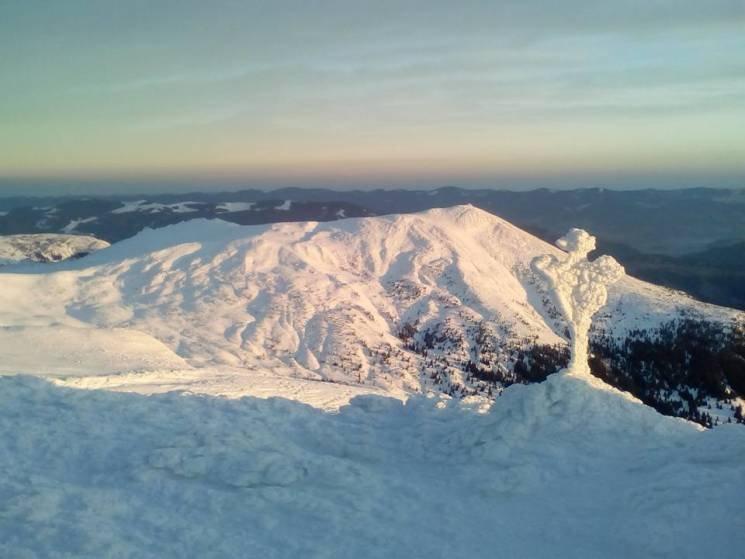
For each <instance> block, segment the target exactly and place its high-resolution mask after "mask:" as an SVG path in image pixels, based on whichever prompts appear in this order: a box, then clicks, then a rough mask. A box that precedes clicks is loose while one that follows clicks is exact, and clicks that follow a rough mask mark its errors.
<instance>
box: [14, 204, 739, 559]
mask: <svg viewBox="0 0 745 559" xmlns="http://www.w3.org/2000/svg"><path fill="white" fill-rule="evenodd" d="M557 250H558V249H556V248H554V247H552V246H550V245H548V244H546V243H544V242H542V241H540V240H538V239H536V238H535V237H532V236H530V235H529V234H527V233H525V232H524V231H521V230H520V229H517V228H516V227H514V226H512V225H510V224H509V223H507V222H505V221H503V220H501V219H499V218H495V217H494V216H492V215H490V214H487V213H485V212H483V211H481V210H477V209H475V208H473V207H468V206H461V207H455V208H451V209H448V210H432V211H428V212H425V213H421V214H412V215H407V216H389V217H377V218H366V219H347V220H342V221H337V222H334V223H324V224H319V223H316V222H310V223H284V224H274V225H265V226H251V227H242V226H238V225H234V224H229V223H226V222H222V221H217V220H215V221H206V220H199V221H192V222H189V223H182V224H179V225H174V226H171V227H168V228H164V229H160V230H148V231H145V232H143V233H141V234H139V235H138V236H137V237H135V238H132V239H129V240H127V241H123V242H120V243H117V244H115V245H113V246H111V247H109V248H106V249H104V250H100V251H98V252H96V253H93V254H90V255H88V256H87V257H85V258H82V259H79V260H69V261H66V262H59V263H56V264H51V265H47V266H28V265H21V266H13V265H11V266H7V267H5V268H4V269H3V270H0V285H2V289H1V290H0V355H2V359H1V360H0V374H2V373H6V374H10V375H11V376H0V471H2V472H3V475H2V476H0V495H2V497H3V508H2V511H3V513H2V514H0V556H3V557H6V556H7V557H47V556H70V557H102V556H111V555H116V556H122V557H134V556H137V557H140V556H142V557H159V558H162V557H184V556H195V555H196V556H214V557H236V556H245V555H248V556H252V557H253V556H255V557H266V556H272V557H278V558H284V557H287V558H290V557H301V556H302V557H338V556H345V557H346V556H348V557H370V558H374V557H381V556H390V557H473V558H480V557H493V556H495V554H496V555H499V556H502V555H504V556H510V557H557V558H564V557H567V558H568V557H572V558H588V559H589V558H596V557H613V558H616V557H618V558H621V557H629V556H634V557H675V558H680V557H686V558H688V557H690V558H694V557H702V556H711V557H732V556H736V555H737V553H738V552H739V551H740V550H741V549H742V547H743V546H744V545H745V536H744V534H745V530H743V528H744V527H743V523H742V515H741V514H740V511H741V509H742V497H743V492H742V488H743V486H745V485H744V484H745V478H744V477H743V473H744V471H743V468H742V462H743V460H744V459H745V429H742V428H741V427H740V426H734V425H725V426H722V427H719V428H717V429H713V430H708V429H703V428H702V427H700V426H699V425H696V424H694V423H691V422H688V421H684V420H682V419H679V418H672V417H665V416H663V415H660V414H658V413H657V412H655V411H654V410H653V409H651V408H650V407H648V406H645V405H644V404H643V402H641V401H639V400H638V399H636V398H634V397H633V396H632V395H631V394H629V393H628V392H621V391H619V390H617V389H615V388H613V387H611V386H608V385H607V384H604V383H603V382H601V381H600V380H598V379H596V378H593V377H592V376H589V375H585V376H577V375H574V374H556V375H551V376H549V377H548V378H547V379H546V380H545V381H544V382H540V383H533V384H531V385H530V386H521V385H519V384H517V385H514V384H513V385H512V386H506V385H508V384H510V382H517V383H522V382H526V381H531V380H532V381H535V380H543V378H544V377H545V376H546V374H547V373H548V372H552V371H553V370H555V369H556V368H558V367H559V366H560V361H561V357H562V355H563V354H562V352H563V348H564V347H565V346H566V339H565V326H566V325H565V324H564V323H563V322H562V320H561V318H560V317H559V316H558V313H557V311H556V309H554V308H552V306H551V304H550V303H549V298H548V297H547V296H546V293H544V292H543V291H542V290H541V288H540V287H539V282H537V281H536V278H534V277H533V275H532V272H530V270H529V267H528V262H530V260H531V259H532V258H533V257H534V256H536V255H539V254H546V253H549V254H550V253H553V252H556V251H557ZM674 317H679V318H682V319H685V320H686V321H688V322H684V324H698V323H697V322H696V320H699V319H706V320H707V321H708V322H707V323H706V324H709V325H716V328H714V331H715V332H719V333H721V332H722V331H724V330H727V329H728V328H731V325H732V324H733V323H734V322H737V321H741V320H742V318H743V317H742V313H738V312H736V311H732V310H728V309H724V308H719V307H712V306H709V305H704V304H701V303H697V302H696V301H693V300H691V299H690V298H688V297H686V296H683V295H681V294H679V293H675V292H671V291H669V290H665V289H661V288H658V287H655V286H652V285H649V284H645V283H643V282H640V281H637V280H634V279H633V278H629V277H625V278H623V279H622V280H621V281H620V282H619V283H616V284H614V285H613V286H612V287H611V288H610V296H609V301H608V304H607V305H606V307H605V308H604V309H602V310H601V312H600V313H599V315H598V316H597V318H596V329H595V332H594V336H595V341H596V342H595V343H596V347H597V348H600V349H602V351H607V349H608V348H609V347H611V342H613V343H619V344H626V346H624V355H625V354H626V353H628V354H629V355H634V354H635V351H636V349H635V347H636V346H635V345H634V344H638V343H642V349H643V350H644V351H648V350H649V347H648V346H645V345H644V343H646V342H643V340H642V338H641V337H640V336H641V334H640V333H641V332H642V331H650V329H652V330H654V329H655V328H657V327H658V326H659V325H663V326H664V325H666V324H669V321H670V319H671V318H674ZM691 320H693V322H691ZM665 328H667V327H665ZM665 328H662V329H661V330H660V332H659V333H658V334H659V335H658V336H657V337H656V338H655V341H654V343H663V342H664V344H667V345H664V347H663V349H664V350H665V353H664V356H665V359H666V361H665V362H666V364H667V366H668V368H671V364H672V363H673V362H674V360H675V359H678V358H680V357H681V355H682V358H683V359H684V361H686V366H687V367H690V368H691V369H694V368H695V363H696V362H697V361H701V359H702V355H708V354H707V353H706V352H703V353H702V352H700V351H698V350H699V349H700V348H696V347H695V344H694V346H693V350H695V351H694V354H693V355H690V356H689V355H688V354H687V353H686V351H687V350H685V351H682V350H681V348H680V347H678V346H676V343H677V339H676V338H675V337H674V336H673V337H672V338H670V336H671V333H670V330H669V328H668V329H665ZM704 330H705V331H707V332H708V330H706V329H704ZM685 332H686V333H687V334H686V335H690V332H688V330H686V331H685ZM712 340H715V338H714V337H711V336H710V337H709V338H707V343H708V342H711V341H712ZM739 347H740V346H737V348H739ZM737 348H736V349H737ZM737 350H738V351H739V349H737ZM681 351H682V353H681ZM727 351H730V350H729V349H728V350H727ZM739 355H740V354H738V353H737V352H736V351H733V352H732V351H731V352H730V353H726V352H725V353H722V354H721V357H722V359H725V358H726V359H734V361H733V363H734V365H733V367H732V368H728V369H727V371H728V372H731V371H734V372H735V373H736V372H737V371H738V370H739V369H737V367H738V363H740V362H739V361H737V359H738V356H739ZM689 357H690V359H689ZM602 361H603V363H604V364H603V366H604V367H606V366H607V367H609V368H610V370H611V371H613V370H615V369H613V367H612V364H613V363H612V362H613V356H611V357H609V358H607V357H606V356H605V354H603V359H602ZM712 367H713V365H712ZM728 367H729V365H728ZM706 370H707V371H708V372H711V371H714V370H715V369H714V368H709V369H706ZM595 372H596V374H597V371H595ZM14 373H27V374H33V375H37V376H41V377H46V378H44V379H38V378H29V377H26V376H19V375H15V374H14ZM668 373H669V371H663V370H655V369H649V367H648V363H647V362H644V367H642V368H640V369H639V370H635V369H630V370H629V374H630V377H628V378H623V379H620V378H613V376H612V374H607V375H606V377H607V378H609V379H611V380H614V381H617V383H619V384H623V383H624V382H626V381H628V380H629V379H631V380H632V381H633V382H637V383H640V385H643V383H644V382H647V381H650V382H651V381H652V380H654V379H655V378H656V377H655V375H657V374H660V375H661V376H660V378H657V381H659V380H660V379H661V378H667V376H665V375H667V374H668ZM738 378H740V377H737V376H736V375H735V376H732V377H727V376H726V377H725V378H724V379H723V380H722V379H718V380H717V379H715V380H717V382H716V383H715V385H716V386H725V388H727V390H729V389H730V387H729V386H726V384H727V382H729V381H732V382H733V385H732V387H731V388H732V390H735V391H737V390H740V388H738V386H739V385H737V379H738ZM684 380H685V379H684ZM689 380H691V379H689ZM679 381H680V379H679ZM680 382H682V381H680ZM722 383H724V384H722ZM72 388H87V389H102V390H76V389H72ZM636 388H637V389H638V388H639V386H637V387H636ZM688 388H689V389H690V390H698V389H697V388H695V387H693V386H691V387H688ZM679 389H680V390H678V391H677V392H678V393H679V394H683V389H685V387H684V386H682V385H681V386H679ZM665 390H669V387H667V388H666V387H665V386H664V385H661V386H660V387H658V391H660V392H664V391H665ZM117 392H119V393H117ZM138 392H139V393H144V394H147V395H148V397H143V396H142V395H140V394H136V393H138ZM161 392H175V393H171V394H158V395H156V394H155V393H161ZM446 392H447V393H448V394H446ZM194 393H198V394H194ZM422 393H423V394H422ZM497 393H499V394H500V396H499V397H498V398H493V397H494V396H495V395H496V394H497ZM205 394H207V395H205ZM643 394H644V395H645V396H648V394H649V393H648V392H643ZM450 395H455V396H462V397H460V398H452V397H451V396H450ZM216 396H231V397H235V396H248V397H245V398H241V399H238V400H235V399H227V398H221V397H216ZM251 396H259V397H261V398H254V397H251ZM267 396H282V397H284V399H283V398H270V399H265V397H267ZM390 396H395V397H396V398H391V397H390ZM668 396H671V394H668ZM719 397H720V400H717V401H716V402H715V406H716V405H717V404H720V403H721V402H722V401H724V400H725V399H726V398H725V397H728V398H729V400H730V401H732V402H734V401H736V399H735V398H734V397H732V396H731V395H729V396H728V394H727V393H725V394H724V395H722V394H720V395H719ZM401 400H404V401H403V402H402V401H401ZM492 400H493V401H492ZM306 403H307V404H311V405H312V407H311V406H308V405H305V404H306ZM317 408H322V409H317ZM328 409H334V410H337V413H325V412H324V411H323V410H328ZM715 409H716V408H715ZM673 411H674V410H673ZM707 413H708V412H707ZM711 413H712V414H716V413H717V412H716V411H714V410H712V411H711ZM444 510H446V511H447V514H446V515H443V511H444ZM412 535H416V537H413V536H412Z"/></svg>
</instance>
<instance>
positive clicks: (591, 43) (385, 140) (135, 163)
mask: <svg viewBox="0 0 745 559" xmlns="http://www.w3.org/2000/svg"><path fill="white" fill-rule="evenodd" d="M132 185H134V186H132ZM142 185H152V188H153V189H155V190H174V189H180V188H184V189H189V190H193V189H194V187H195V186H196V187H202V188H210V187H215V186H219V187H225V186H229V187H267V188H272V187H282V186H314V187H317V186H330V187H334V188H360V187H361V188H366V187H391V188H394V187H405V188H420V187H421V188H427V187H439V186H443V185H459V186H465V187H496V188H515V189H522V188H532V187H552V188H573V187H584V186H605V187H612V188H647V187H659V188H671V187H676V186H680V187H691V186H712V187H745V0H735V1H731V0H707V1H705V2H703V1H701V0H674V1H667V0H629V1H625V2H598V1H586V0H565V1H563V2H556V1H554V0H539V1H536V0H520V1H512V0H509V1H503V0H492V1H483V2H476V1H469V0H461V1H458V2H453V1H440V0H429V1H427V2H422V1H416V2H413V1H412V2H407V1H404V0H401V1H395V2H393V1H387V0H378V1H375V2H373V1H365V2H361V1H356V0H344V1H341V0H340V1H313V0H303V1H301V0H297V1H294V2H285V1H282V0H274V1H267V2H258V1H228V0H211V1H209V2H207V1H202V0H199V1H196V0H178V1H170V0H146V1H140V0H116V1H112V0H95V1H87V0H65V1H64V2H61V1H60V2H57V1H41V0H0V194H2V193H5V194H7V193H21V192H24V193H35V192H42V191H43V192H45V193H68V192H73V191H91V192H104V191H112V190H117V189H118V190H122V189H126V188H130V187H131V188H136V189H138V190H139V191H142V190H143V188H142Z"/></svg>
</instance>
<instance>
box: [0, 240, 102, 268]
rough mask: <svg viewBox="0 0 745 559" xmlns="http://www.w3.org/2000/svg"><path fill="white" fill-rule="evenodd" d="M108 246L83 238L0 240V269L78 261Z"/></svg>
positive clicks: (100, 241) (99, 241)
mask: <svg viewBox="0 0 745 559" xmlns="http://www.w3.org/2000/svg"><path fill="white" fill-rule="evenodd" d="M108 246H109V243H107V242H106V241H102V240H100V239H96V238H95V237H89V236H86V235H57V234H53V233H49V234H47V233H39V234H32V235H7V236H0V266H2V265H6V264H15V263H18V262H59V261H61V260H67V259H68V258H80V257H82V256H85V255H86V254H89V253H91V252H94V251H96V250H101V249H102V248H106V247H108Z"/></svg>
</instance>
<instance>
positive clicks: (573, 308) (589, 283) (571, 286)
mask: <svg viewBox="0 0 745 559" xmlns="http://www.w3.org/2000/svg"><path fill="white" fill-rule="evenodd" d="M556 245H557V246H558V247H559V248H560V249H562V250H564V251H565V252H566V255H564V256H561V257H556V256H554V255H549V254H546V255H542V256H537V257H535V258H534V259H533V260H532V262H531V265H532V267H533V269H534V270H535V271H536V272H537V273H538V275H540V276H541V277H542V278H543V280H544V281H545V282H546V283H547V284H548V286H549V294H550V295H551V298H552V299H553V300H554V302H555V303H556V305H557V306H558V307H559V309H560V310H561V312H562V313H563V315H564V318H566V320H567V324H568V326H569V333H570V337H571V346H572V350H571V361H570V362H569V367H568V369H567V370H568V371H570V372H571V373H572V374H578V375H589V374H590V367H589V365H588V363H587V357H588V344H589V333H590V326H591V325H592V317H593V315H594V314H595V313H596V312H598V311H599V310H600V308H601V307H602V306H603V305H605V303H606V302H607V300H608V286H609V285H611V284H613V283H615V282H617V281H618V280H619V279H621V277H623V274H624V270H623V267H622V266H621V265H620V264H619V263H618V262H616V261H615V259H613V258H611V257H610V256H601V257H599V258H597V259H596V260H594V261H592V262H590V261H589V260H588V259H587V255H588V254H589V253H590V252H591V251H593V250H595V237H593V236H592V235H590V234H589V233H587V232H586V231H583V230H582V229H571V230H570V231H569V232H568V233H567V234H566V235H564V236H563V237H561V238H560V239H559V240H557V241H556Z"/></svg>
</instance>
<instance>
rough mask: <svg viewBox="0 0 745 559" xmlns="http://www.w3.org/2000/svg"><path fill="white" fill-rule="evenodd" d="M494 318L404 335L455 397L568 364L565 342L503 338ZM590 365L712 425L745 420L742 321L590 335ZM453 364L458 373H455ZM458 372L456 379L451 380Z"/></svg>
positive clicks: (410, 329) (651, 401) (620, 384)
mask: <svg viewBox="0 0 745 559" xmlns="http://www.w3.org/2000/svg"><path fill="white" fill-rule="evenodd" d="M498 330H499V326H497V328H496V329H494V328H493V327H492V325H485V324H483V323H482V324H478V325H476V326H475V327H474V328H472V329H471V330H470V331H469V330H467V331H466V333H465V335H462V334H456V333H455V332H454V331H453V330H449V329H448V328H442V327H441V326H439V325H438V326H437V327H431V326H430V327H427V328H424V329H421V330H419V329H417V327H416V325H413V324H405V325H404V326H403V327H402V328H401V330H400V332H399V337H400V338H401V339H402V340H403V341H404V342H405V347H406V348H407V349H408V350H410V351H413V352H414V353H416V354H418V355H420V356H421V357H422V358H423V360H422V369H423V372H424V374H425V376H426V377H427V378H428V379H429V380H430V382H432V384H433V385H434V386H436V387H437V388H439V389H441V390H443V391H444V392H446V393H448V394H450V395H451V396H454V397H464V396H468V395H472V394H484V395H487V396H496V395H498V394H499V392H500V391H501V390H502V389H503V388H504V387H507V386H510V385H512V384H516V383H520V384H529V383H533V382H541V381H543V380H545V379H546V377H547V376H548V375H550V374H552V373H555V372H557V371H559V370H560V369H562V368H563V367H565V366H566V365H567V363H568V361H569V352H568V350H567V348H566V347H565V346H550V345H540V344H538V345H535V344H530V343H529V342H527V341H519V342H514V341H513V342H510V343H503V342H500V341H499V340H500V338H499V335H498ZM591 351H592V353H591V357H590V369H591V371H592V374H593V375H595V376H596V377H598V378H600V379H602V380H604V381H605V382H607V383H608V384H610V385H612V386H615V387H617V388H619V389H620V390H624V391H627V392H630V393H631V394H633V395H634V396H636V397H637V398H639V399H640V400H641V401H642V402H644V403H645V404H647V405H649V406H652V407H653V408H655V409H656V410H658V411H659V412H660V413H663V414H665V415H673V416H677V417H683V418H686V419H689V420H691V421H696V422H698V423H700V424H701V425H704V426H707V427H713V426H714V425H716V424H718V423H720V422H735V423H745V418H744V417H743V413H745V407H743V406H742V400H740V403H738V399H745V325H743V324H731V325H728V324H719V323H715V322H708V321H705V320H698V319H691V318H686V319H681V320H674V321H670V322H668V323H666V324H664V325H662V326H660V327H659V328H656V329H653V330H636V331H632V332H629V334H628V336H627V337H626V338H624V339H622V340H615V339H611V338H609V337H607V336H604V335H602V334H600V335H598V334H597V333H596V335H594V336H593V340H592V342H591ZM454 371H455V374H454ZM454 379H457V380H454Z"/></svg>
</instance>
